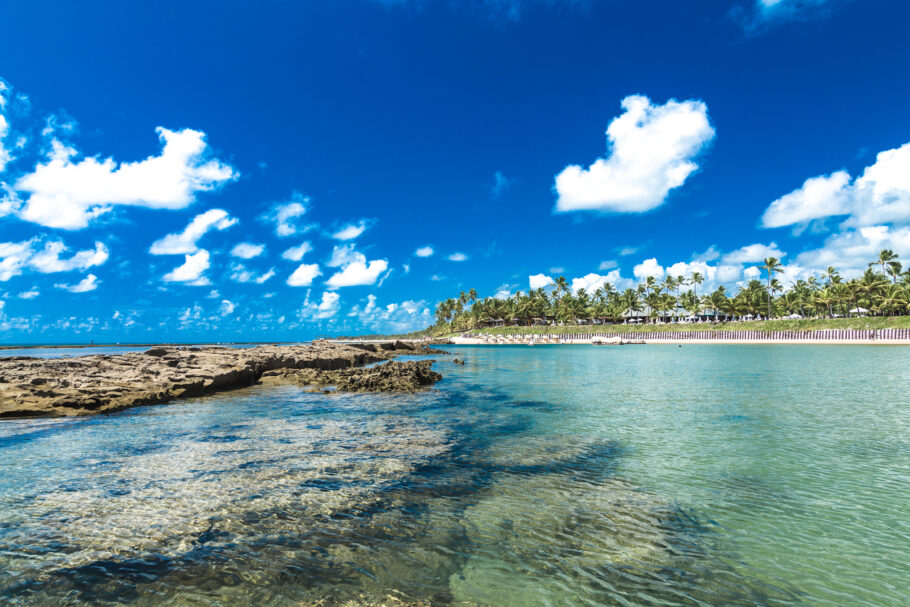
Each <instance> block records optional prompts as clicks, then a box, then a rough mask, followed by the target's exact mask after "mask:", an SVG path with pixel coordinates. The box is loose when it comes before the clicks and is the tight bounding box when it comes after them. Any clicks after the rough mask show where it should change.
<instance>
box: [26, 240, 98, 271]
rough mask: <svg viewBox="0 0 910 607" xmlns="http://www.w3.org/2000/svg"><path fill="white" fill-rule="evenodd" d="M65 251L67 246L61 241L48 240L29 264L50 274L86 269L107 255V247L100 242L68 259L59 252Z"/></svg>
mask: <svg viewBox="0 0 910 607" xmlns="http://www.w3.org/2000/svg"><path fill="white" fill-rule="evenodd" d="M66 251H67V247H66V245H64V244H63V243H62V242H60V241H54V242H48V243H46V244H45V245H44V249H42V250H41V251H38V252H36V253H35V254H34V255H33V256H32V258H31V259H30V260H29V265H30V266H31V267H33V268H35V269H36V270H38V271H39V272H42V273H44V274H50V273H52V272H70V271H72V270H86V269H88V268H91V267H94V266H100V265H101V264H103V263H104V262H106V261H107V260H108V257H109V254H108V250H107V247H106V246H104V244H103V243H101V242H96V243H95V248H94V249H88V250H85V251H79V252H78V253H76V254H74V255H73V256H72V257H70V258H68V259H62V258H61V257H60V254H61V253H65V252H66Z"/></svg>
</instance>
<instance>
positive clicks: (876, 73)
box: [0, 0, 910, 343]
mask: <svg viewBox="0 0 910 607" xmlns="http://www.w3.org/2000/svg"><path fill="white" fill-rule="evenodd" d="M908 21H910V5H908V4H907V3H904V2H896V1H890V2H888V1H884V0H864V1H862V2H861V1H859V0H706V1H703V2H678V1H671V0H667V1H656V0H654V1H649V2H631V1H628V0H609V1H603V2H598V1H596V0H563V1H560V0H477V1H473V2H469V1H467V0H333V1H316V0H313V1H309V2H303V1H300V2H295V1H291V0H264V1H262V2H258V3H255V4H254V3H249V2H240V1H235V0H221V1H219V2H217V3H216V2H186V1H181V2H173V1H169V0H162V1H159V2H154V3H153V2H134V3H117V4H112V3H110V2H103V1H97V0H86V1H84V2H79V3H72V2H62V1H58V2H50V1H47V0H31V1H30V2H20V3H4V4H3V5H2V6H0V342H2V343H82V342H89V341H95V342H96V343H115V342H123V343H126V342H156V341H181V342H193V341H257V340H276V341H294V340H304V339H309V338H312V337H314V336H320V335H351V334H362V333H377V332H384V333H388V332H403V331H408V330H412V329H418V328H423V327H425V326H427V325H429V324H431V322H432V316H433V309H434V307H435V304H436V303H437V302H438V301H440V300H442V299H444V298H447V297H451V296H453V295H457V294H458V292H459V291H464V290H468V289H470V288H475V289H476V290H477V291H478V293H479V294H480V295H481V296H492V295H497V296H500V297H503V296H507V295H509V294H513V293H515V292H516V291H519V290H521V291H527V290H528V289H529V288H537V287H540V286H545V285H547V284H549V283H550V282H551V281H552V279H553V278H555V277H557V276H560V275H563V276H565V277H566V278H568V279H569V281H570V284H571V286H572V287H573V289H578V288H585V289H589V290H593V289H596V288H597V287H598V286H600V285H601V284H603V283H604V282H605V281H609V282H610V283H612V284H613V285H614V286H616V287H617V288H620V289H622V288H626V287H628V286H630V285H632V284H634V283H635V282H637V281H640V280H642V279H644V277H646V276H649V275H653V276H657V277H661V276H663V275H665V274H666V273H670V274H672V275H674V276H676V275H685V274H689V273H690V272H692V271H699V272H701V273H702V274H704V275H706V276H707V278H708V281H707V284H706V285H703V286H702V287H701V289H705V288H714V287H716V286H718V285H721V284H723V285H727V286H728V287H729V288H731V289H733V290H735V289H736V287H737V285H740V284H743V283H744V282H745V281H748V280H749V279H750V278H753V277H755V276H757V275H758V273H759V271H758V269H757V265H760V263H761V261H762V260H763V259H764V258H765V257H768V256H776V257H779V258H781V260H782V262H783V263H784V266H785V273H784V274H783V275H782V278H783V281H784V282H785V283H786V282H792V281H795V280H797V279H800V278H806V277H808V276H811V275H813V274H817V273H819V272H821V271H822V270H824V269H825V268H827V267H828V266H829V265H834V266H836V267H838V268H839V269H840V270H841V271H842V273H843V274H844V275H846V276H851V275H854V274H857V273H859V272H861V271H862V270H864V269H865V267H866V264H867V263H868V262H869V261H871V259H872V258H873V257H875V255H876V254H877V253H878V251H879V250H880V249H883V248H890V249H893V250H894V251H895V252H897V253H898V254H899V255H901V256H902V257H903V258H904V259H910V111H908V105H907V99H910V78H908V73H910V72H908V69H910V68H908V66H910V47H908V46H907V44H906V43H905V29H906V23H907V22H908Z"/></svg>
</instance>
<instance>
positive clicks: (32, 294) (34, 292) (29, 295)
mask: <svg viewBox="0 0 910 607" xmlns="http://www.w3.org/2000/svg"><path fill="white" fill-rule="evenodd" d="M39 295H41V292H40V291H39V290H38V289H36V288H35V287H32V288H31V289H29V290H28V291H22V292H21V293H19V295H17V296H16V297H18V298H19V299H35V298H36V297H38V296H39Z"/></svg>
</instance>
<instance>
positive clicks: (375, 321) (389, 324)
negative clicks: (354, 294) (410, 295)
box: [348, 294, 433, 333]
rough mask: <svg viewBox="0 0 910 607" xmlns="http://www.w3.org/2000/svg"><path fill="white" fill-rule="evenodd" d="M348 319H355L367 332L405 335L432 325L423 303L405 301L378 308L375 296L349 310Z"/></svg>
mask: <svg viewBox="0 0 910 607" xmlns="http://www.w3.org/2000/svg"><path fill="white" fill-rule="evenodd" d="M348 316H349V317H352V318H356V319H357V320H358V321H359V322H360V323H361V324H362V325H363V327H365V328H366V329H368V330H371V331H375V332H379V333H406V332H408V331H416V330H418V329H424V328H426V327H427V326H429V325H431V324H432V323H433V318H432V314H431V313H430V309H429V307H428V306H427V304H426V302H425V301H413V300H407V301H402V302H398V303H390V304H387V305H385V306H379V305H377V303H376V296H375V295H373V294H370V295H367V304H366V305H365V306H363V307H361V306H360V305H359V304H358V305H355V306H354V307H353V308H351V311H350V312H349V313H348Z"/></svg>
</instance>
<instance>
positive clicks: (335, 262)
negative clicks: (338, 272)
mask: <svg viewBox="0 0 910 607" xmlns="http://www.w3.org/2000/svg"><path fill="white" fill-rule="evenodd" d="M355 261H366V257H365V256H364V255H363V254H362V253H358V252H357V251H356V250H355V248H354V245H353V244H345V245H336V246H335V247H334V248H333V249H332V255H331V257H329V260H328V262H326V264H325V265H327V266H329V267H330V268H338V267H341V266H343V265H345V264H349V263H352V262H355Z"/></svg>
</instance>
